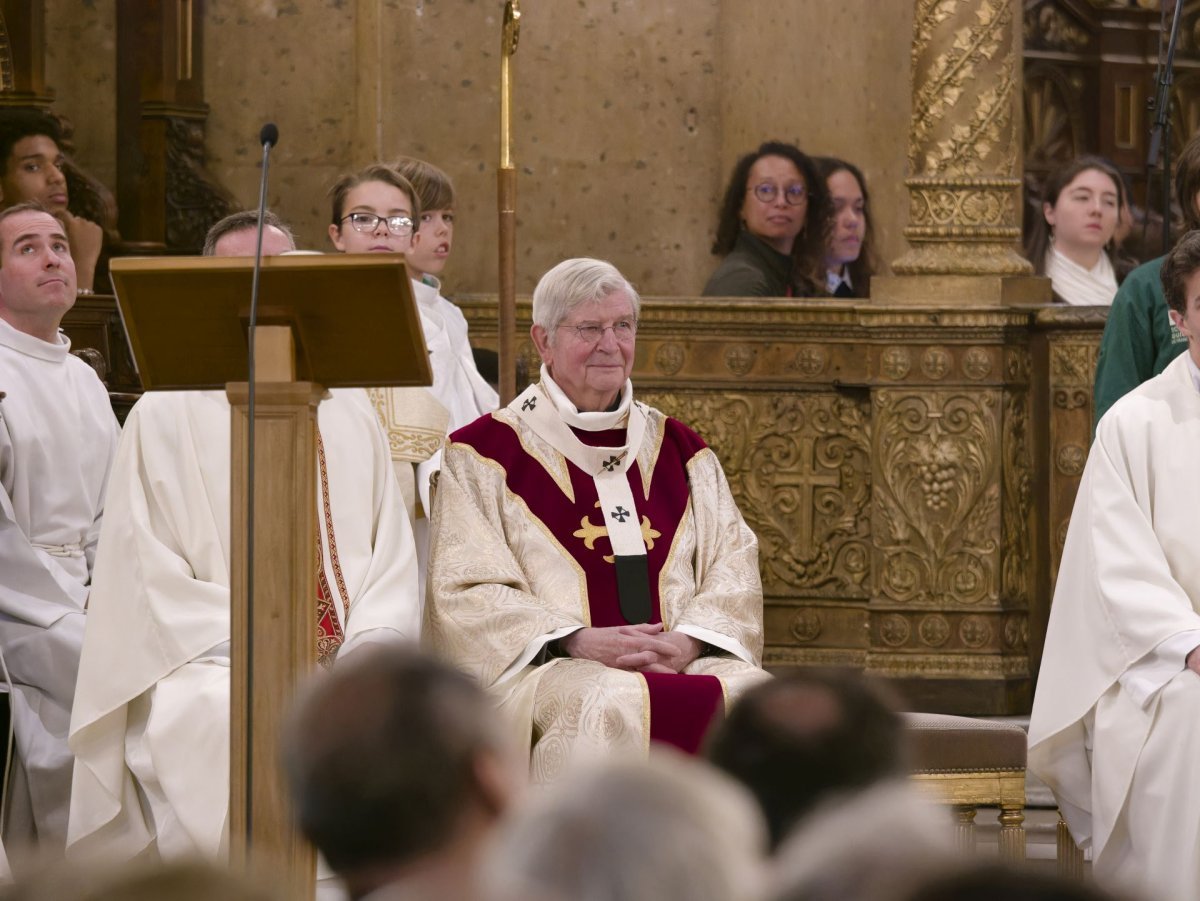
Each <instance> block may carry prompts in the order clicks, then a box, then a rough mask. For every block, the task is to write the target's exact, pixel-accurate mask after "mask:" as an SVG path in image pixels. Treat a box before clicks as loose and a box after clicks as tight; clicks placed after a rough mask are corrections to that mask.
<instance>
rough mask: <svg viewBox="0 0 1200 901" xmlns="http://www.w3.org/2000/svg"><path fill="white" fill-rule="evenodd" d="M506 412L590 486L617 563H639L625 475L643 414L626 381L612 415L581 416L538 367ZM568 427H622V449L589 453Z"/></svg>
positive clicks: (640, 540) (640, 543)
mask: <svg viewBox="0 0 1200 901" xmlns="http://www.w3.org/2000/svg"><path fill="white" fill-rule="evenodd" d="M508 408H509V410H511V411H512V413H513V414H514V415H516V416H518V417H519V418H520V419H522V420H523V421H524V422H525V423H526V424H528V425H529V427H530V428H531V429H533V431H535V432H536V433H537V434H538V435H540V436H541V437H542V438H543V439H544V440H545V441H546V442H547V443H548V444H549V445H550V446H551V447H553V448H554V449H555V450H556V451H558V452H559V453H560V454H562V455H563V456H564V457H566V458H567V459H568V460H569V461H570V462H572V463H574V464H575V465H576V466H577V467H579V468H580V469H581V470H583V471H584V472H585V473H587V474H588V475H590V476H591V477H592V479H593V480H594V481H595V483H596V494H597V495H598V496H599V498H600V510H601V513H602V515H603V516H604V522H605V525H606V526H607V528H608V538H609V541H610V542H611V543H612V548H613V553H614V554H615V555H616V556H617V557H618V558H620V557H642V558H645V556H646V541H645V538H644V537H643V535H642V527H641V515H640V514H639V512H638V508H637V501H636V499H635V497H634V493H633V490H632V489H631V488H630V487H629V478H628V472H629V467H630V466H632V465H633V462H634V460H636V459H637V451H638V448H639V447H640V446H641V444H642V439H643V437H644V436H645V434H646V411H645V409H644V408H643V407H642V405H641V404H639V403H637V402H636V401H634V400H633V385H632V384H631V383H630V382H629V380H628V379H626V380H625V385H624V387H623V388H622V389H621V401H620V403H619V404H618V405H617V408H616V409H615V410H611V411H604V412H600V413H581V412H579V409H578V408H577V407H576V406H575V405H574V404H573V403H571V401H570V399H569V398H568V397H567V396H566V395H565V394H564V393H563V391H562V389H561V388H560V387H558V385H557V384H556V383H555V382H554V379H553V378H551V377H550V373H549V372H548V371H547V369H546V367H545V366H544V365H543V366H542V370H541V381H540V382H539V383H537V384H534V385H530V386H529V387H528V388H526V389H525V390H524V391H523V392H522V393H521V394H520V395H519V396H518V397H517V398H516V399H515V400H513V402H512V403H511V404H509V407H508ZM572 426H574V427H575V428H578V429H583V430H584V431H588V432H600V431H604V430H606V429H619V428H622V427H624V428H625V443H624V444H623V445H621V446H620V447H592V446H590V445H587V444H584V443H583V442H582V441H580V440H579V438H578V437H576V435H575V433H574V432H572V431H571V427H572ZM623 609H624V608H623Z"/></svg>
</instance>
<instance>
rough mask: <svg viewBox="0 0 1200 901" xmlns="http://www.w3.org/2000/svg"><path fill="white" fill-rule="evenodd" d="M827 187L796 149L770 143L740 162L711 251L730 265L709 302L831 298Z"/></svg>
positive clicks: (713, 281)
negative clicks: (827, 275) (827, 270)
mask: <svg viewBox="0 0 1200 901" xmlns="http://www.w3.org/2000/svg"><path fill="white" fill-rule="evenodd" d="M828 211H829V197H828V193H827V191H826V189H825V182H824V179H822V178H821V177H820V176H818V175H817V170H816V167H815V166H814V165H813V163H812V160H810V159H809V158H808V157H807V156H805V155H804V154H803V153H802V152H801V151H800V149H799V148H798V147H795V146H793V145H792V144H784V143H782V142H779V141H768V142H767V143H765V144H763V145H762V146H761V147H759V148H758V150H756V151H754V152H753V153H748V154H746V155H745V156H743V157H742V158H741V159H739V160H738V161H737V165H735V166H734V167H733V174H732V175H731V176H730V178H729V187H728V188H726V190H725V199H724V201H723V202H722V204H721V217H720V219H719V220H718V222H717V239H716V240H715V241H714V242H713V248H712V252H713V253H714V254H717V255H719V256H723V257H724V258H725V259H724V260H722V261H721V265H720V266H718V267H717V271H716V272H714V273H713V274H712V276H711V277H710V278H709V280H708V284H706V285H705V286H704V294H705V295H706V296H709V297H821V296H824V294H825V227H826V222H827V221H828V218H829V215H828Z"/></svg>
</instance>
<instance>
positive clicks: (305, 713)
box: [286, 644, 500, 881]
mask: <svg viewBox="0 0 1200 901" xmlns="http://www.w3.org/2000/svg"><path fill="white" fill-rule="evenodd" d="M494 718H495V711H494V710H493V709H492V705H491V702H490V701H489V699H488V697H487V695H486V694H485V693H484V691H483V690H482V689H481V688H480V687H479V686H478V685H477V684H476V683H475V682H474V681H473V680H472V679H471V678H470V677H469V676H467V675H465V674H464V673H461V672H459V671H458V670H456V669H454V668H453V667H451V666H449V665H448V664H445V663H442V662H440V661H438V660H436V659H434V658H433V657H430V656H428V655H426V654H423V653H421V652H420V651H418V650H417V649H416V648H411V647H408V646H406V645H399V644H387V645H379V646H374V647H368V648H364V649H362V650H359V651H357V652H356V653H355V654H354V655H352V656H351V657H350V658H348V659H347V660H345V661H341V662H339V664H338V666H337V667H335V668H334V669H333V670H332V671H331V672H328V673H322V674H320V675H319V676H318V677H317V678H315V679H314V681H313V682H312V683H311V685H310V687H309V690H308V692H307V694H306V695H305V696H304V697H303V699H302V701H301V703H300V704H299V706H298V708H297V710H296V712H295V713H294V715H293V716H292V719H291V721H290V723H289V727H288V731H287V738H286V748H287V751H286V766H287V773H288V778H289V782H290V785H291V789H292V797H293V799H294V800H295V803H296V810H297V815H298V817H299V819H300V825H301V828H302V829H303V830H304V833H305V834H306V835H307V836H308V837H309V839H310V840H311V841H312V842H313V844H314V845H316V846H317V848H318V849H319V850H320V851H321V853H322V854H324V855H325V858H326V859H327V860H328V861H329V864H330V866H332V867H333V869H334V870H335V871H336V872H337V873H338V874H339V875H340V876H342V877H344V878H345V877H348V876H349V877H353V875H354V874H355V873H356V872H363V871H370V870H373V869H375V868H383V867H395V866H398V865H402V864H404V863H406V862H408V861H410V860H413V859H415V858H418V857H420V856H422V855H424V854H427V853H430V852H432V851H435V850H437V849H438V848H440V847H442V846H443V845H445V844H446V843H447V842H448V841H449V839H450V838H451V836H452V835H453V832H454V829H455V827H456V826H457V824H458V820H459V817H460V816H461V814H462V812H463V811H464V810H465V809H467V808H468V807H469V806H470V805H471V804H472V803H473V801H474V796H475V795H476V794H477V792H478V783H477V777H476V769H475V767H476V762H477V758H478V756H479V755H480V753H481V752H486V751H489V750H494V749H495V748H496V747H497V746H498V744H499V741H500V739H499V736H498V734H497V733H496V731H495V730H496V727H495V725H494ZM351 881H352V880H351Z"/></svg>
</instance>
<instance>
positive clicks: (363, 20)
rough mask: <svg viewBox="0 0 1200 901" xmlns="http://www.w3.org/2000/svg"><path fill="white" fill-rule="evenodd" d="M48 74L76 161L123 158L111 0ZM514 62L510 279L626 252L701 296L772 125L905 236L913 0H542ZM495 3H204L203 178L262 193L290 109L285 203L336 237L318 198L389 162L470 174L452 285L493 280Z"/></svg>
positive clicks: (67, 22)
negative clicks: (513, 269)
mask: <svg viewBox="0 0 1200 901" xmlns="http://www.w3.org/2000/svg"><path fill="white" fill-rule="evenodd" d="M46 6H47V31H48V45H49V46H48V51H47V63H46V68H47V80H48V81H49V82H50V83H51V84H52V85H53V86H54V87H56V88H57V93H58V104H57V106H58V108H59V109H60V110H61V111H62V112H64V113H66V114H67V115H68V116H70V117H71V118H72V119H73V120H74V121H75V123H76V126H77V144H78V148H79V156H80V158H81V161H82V162H83V164H84V165H85V166H86V167H88V168H90V169H91V170H92V171H93V172H95V173H96V174H97V175H99V176H100V177H102V178H105V179H106V180H109V181H111V179H112V178H114V177H115V175H114V173H115V171H116V148H115V133H114V132H115V126H114V123H113V118H114V115H115V106H116V103H115V96H114V87H113V81H114V77H115V74H114V73H115V25H114V17H115V6H116V2H115V0H89V2H88V3H85V4H81V3H79V2H77V0H46ZM523 6H524V10H523V12H524V18H523V21H522V32H521V43H520V47H519V49H518V52H517V56H516V58H515V67H514V71H515V75H516V90H515V99H514V122H513V134H514V157H515V161H516V164H517V166H518V170H519V185H518V226H519V234H518V266H519V271H518V282H517V285H518V290H519V291H528V290H531V289H532V286H533V284H534V283H535V281H536V280H537V277H538V276H539V275H540V274H541V273H542V272H543V271H544V270H545V269H547V268H548V267H549V266H551V265H553V264H554V263H555V262H557V261H558V260H559V259H561V258H563V257H566V256H574V255H583V254H587V255H595V256H602V257H606V258H608V259H611V260H612V261H613V262H615V263H616V264H617V265H618V266H619V267H621V268H622V269H623V271H625V273H626V274H627V275H628V276H629V277H630V278H631V279H632V280H633V281H634V282H635V283H636V284H637V285H638V286H639V287H640V288H641V289H642V291H643V292H645V293H648V294H692V293H696V292H698V291H699V290H700V289H701V287H702V286H703V284H704V281H705V279H706V277H707V275H708V273H709V272H710V271H711V269H712V268H713V267H714V265H715V262H716V261H715V259H714V258H713V257H712V256H711V255H710V253H709V245H710V244H711V241H712V235H713V232H714V229H715V216H716V208H717V203H718V200H719V197H720V194H721V191H722V188H723V181H724V178H725V176H726V174H727V172H728V170H729V168H730V167H731V166H732V164H733V162H734V160H735V159H736V157H737V155H738V154H739V153H741V152H744V151H745V150H747V149H750V148H752V147H753V146H755V145H756V144H757V143H759V142H760V141H762V140H766V139H769V138H776V137H779V138H783V139H787V140H796V141H797V142H798V143H800V145H801V146H802V147H803V148H804V149H806V150H808V151H810V152H813V153H830V154H835V155H841V156H845V157H847V158H849V159H851V160H854V161H856V162H858V163H859V164H860V165H861V166H862V168H863V169H864V170H865V172H866V174H867V178H868V180H869V182H870V184H871V187H872V191H873V194H874V200H875V203H876V211H877V216H876V222H877V230H878V237H879V241H880V245H881V253H880V257H881V259H882V260H884V261H888V260H891V259H894V258H895V257H896V256H898V255H899V254H900V253H901V252H902V250H903V247H904V245H903V238H902V236H901V234H900V230H901V228H902V227H903V225H904V216H905V208H906V204H907V198H906V195H905V193H904V189H903V185H902V179H903V173H904V148H905V136H906V133H907V121H908V104H909V96H908V50H909V39H910V33H911V22H912V0H837V2H833V0H821V2H814V0H662V2H659V3H655V4H648V3H638V2H636V0H606V2H603V3H598V2H593V3H584V2H576V3H562V2H559V3H553V4H551V3H545V2H533V0H526V2H525V3H524V4H523ZM502 8H503V4H502V3H501V0H207V2H206V3H205V19H204V29H205V37H204V39H205V47H204V53H205V94H206V100H207V102H208V103H209V105H210V107H211V114H210V117H209V123H208V150H209V164H210V169H211V170H212V171H213V173H214V174H215V175H216V176H217V177H218V179H219V180H220V181H221V182H222V183H223V184H224V185H225V186H226V187H228V188H229V189H230V190H231V191H232V192H233V193H234V195H235V196H236V197H238V198H239V199H240V200H241V201H242V202H244V203H245V204H247V205H249V204H251V203H252V202H253V201H254V200H255V199H256V196H257V184H258V171H259V170H258V160H259V150H258V146H257V140H256V139H257V135H258V130H259V127H260V126H261V124H262V123H263V122H265V121H274V122H276V123H277V124H278V126H279V129H280V134H281V138H280V143H279V147H278V150H277V152H276V154H275V156H274V158H273V164H272V185H271V191H270V203H271V204H272V206H274V207H275V208H276V209H277V210H278V211H279V212H280V213H281V215H283V216H284V217H285V218H286V219H287V220H289V221H290V222H291V223H292V224H293V225H294V227H295V229H296V232H297V234H298V236H299V237H300V239H301V241H302V243H303V244H304V245H305V246H308V247H312V248H315V249H326V248H328V246H329V245H328V240H327V238H326V236H325V228H326V225H327V221H328V204H327V201H326V199H325V191H326V189H327V187H328V185H329V184H330V183H331V182H332V181H333V180H334V179H335V178H336V176H337V175H338V174H339V173H340V172H342V171H345V170H347V169H353V168H356V167H358V166H360V165H363V164H365V163H367V162H370V161H372V160H375V159H377V158H384V159H386V158H390V157H392V156H395V155H398V154H410V155H416V156H421V157H424V158H427V159H430V160H432V161H434V162H436V163H438V164H439V165H441V166H442V167H443V168H445V169H446V170H447V171H448V172H449V173H450V174H451V175H452V177H453V178H454V179H455V182H456V185H457V188H458V191H459V195H460V199H459V213H460V218H459V227H458V233H457V236H456V249H455V254H454V259H453V261H452V263H451V266H450V268H449V269H448V270H447V283H448V288H449V290H450V291H452V292H490V291H495V290H496V225H495V221H496V214H495V168H496V165H497V160H498V107H499V102H498V87H497V82H498V74H499V34H500V21H499V20H500V16H501V12H502Z"/></svg>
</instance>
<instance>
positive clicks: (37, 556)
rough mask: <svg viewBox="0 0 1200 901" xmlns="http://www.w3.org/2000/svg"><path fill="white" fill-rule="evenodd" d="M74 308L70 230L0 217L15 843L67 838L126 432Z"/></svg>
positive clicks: (3, 520)
mask: <svg viewBox="0 0 1200 901" xmlns="http://www.w3.org/2000/svg"><path fill="white" fill-rule="evenodd" d="M74 303H75V264H74V262H73V260H72V259H71V249H70V243H69V241H68V239H67V236H66V233H65V231H64V229H63V226H62V223H61V222H59V221H58V220H57V219H56V218H54V216H52V215H50V213H49V212H47V211H46V210H45V208H43V207H41V206H39V205H37V204H31V203H25V204H18V205H16V206H12V207H9V208H8V209H6V210H4V211H3V212H0V573H2V574H3V575H2V576H0V650H2V651H3V656H4V660H5V662H6V663H7V665H8V673H9V676H10V678H11V680H12V694H11V704H12V715H13V726H14V732H15V735H16V744H17V760H16V763H17V767H18V770H17V775H16V777H15V778H14V779H13V781H12V783H11V788H12V790H13V795H14V797H15V798H16V799H17V803H16V804H15V805H14V806H13V808H12V810H13V819H12V820H11V821H10V824H9V831H8V833H7V835H6V839H7V840H8V844H9V847H10V848H12V847H14V846H15V845H18V844H20V843H21V842H22V841H27V840H28V841H31V840H33V839H36V840H37V841H39V842H40V843H41V845H42V847H43V848H45V849H54V848H57V849H58V850H59V851H61V850H62V848H63V846H64V844H65V842H66V836H67V806H68V799H69V797H70V789H71V765H72V758H71V752H70V751H69V750H68V748H67V727H68V726H69V725H70V719H71V704H72V700H73V698H74V692H75V673H76V671H77V669H78V667H79V651H80V646H81V644H82V642H83V623H84V608H85V606H86V604H87V600H88V592H89V589H90V586H91V575H92V561H93V560H94V558H95V553H96V540H97V537H98V535H99V532H100V515H101V512H102V510H103V508H104V490H105V483H106V481H107V479H108V473H109V469H110V467H111V465H112V461H113V455H114V454H115V452H116V447H117V435H118V432H119V429H118V426H117V420H116V417H115V416H113V412H112V407H111V406H109V400H108V392H107V391H105V389H104V385H103V384H102V383H101V382H100V379H99V378H97V377H96V373H95V371H94V370H93V369H92V368H91V367H90V366H88V365H87V364H86V363H84V362H83V361H82V360H80V359H78V358H77V357H74V356H72V355H71V342H70V341H69V340H68V339H67V337H66V336H65V335H63V334H62V333H61V332H59V330H58V326H59V323H60V322H61V321H62V318H63V316H64V315H65V314H66V312H67V311H68V310H69V309H71V306H72V305H73V304H74Z"/></svg>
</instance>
